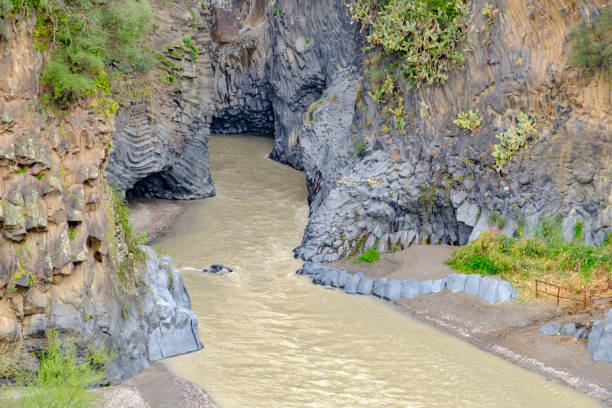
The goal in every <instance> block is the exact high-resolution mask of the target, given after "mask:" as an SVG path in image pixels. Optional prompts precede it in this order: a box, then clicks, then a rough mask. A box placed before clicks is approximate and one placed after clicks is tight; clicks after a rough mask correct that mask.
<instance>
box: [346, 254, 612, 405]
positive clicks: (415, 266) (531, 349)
mask: <svg viewBox="0 0 612 408" xmlns="http://www.w3.org/2000/svg"><path fill="white" fill-rule="evenodd" d="M454 249H455V248H453V247H450V246H445V245H440V246H427V245H415V246H412V247H410V248H408V249H406V250H404V251H401V252H396V253H392V254H382V255H381V258H380V260H379V261H377V262H375V263H371V264H353V263H350V261H344V262H339V263H337V266H338V267H340V268H342V269H345V270H347V271H349V272H351V273H355V272H361V273H363V274H364V275H365V276H366V277H368V278H370V279H378V278H381V277H390V278H392V279H398V280H406V279H418V280H427V279H440V278H444V277H446V276H448V275H449V274H452V273H455V271H453V270H452V269H451V268H450V267H448V266H447V265H445V264H444V263H443V262H444V260H445V259H447V258H448V256H449V255H450V253H451V252H452V251H453V250H454ZM391 304H392V307H393V308H394V309H396V310H397V311H399V312H400V313H402V314H405V315H407V316H410V317H414V318H416V319H418V320H420V321H423V322H425V323H428V324H431V325H433V326H435V327H437V328H439V329H441V330H443V331H445V332H448V333H450V334H453V335H455V336H457V337H459V338H461V339H464V340H466V341H468V342H470V343H471V344H473V345H475V346H477V347H479V348H480V349H483V350H486V351H489V352H491V353H493V354H495V355H497V356H499V357H502V358H504V359H506V360H508V361H511V362H513V363H516V364H518V365H520V366H522V367H524V368H527V369H530V370H532V371H536V372H539V373H541V374H543V375H545V376H546V377H547V378H551V379H555V380H559V381H561V382H563V383H565V384H567V385H569V386H571V387H574V388H576V389H578V390H580V391H582V392H585V393H587V394H589V395H592V396H594V397H596V398H599V399H602V400H603V401H604V402H606V403H607V404H610V405H612V364H611V363H607V362H594V361H593V359H592V353H591V352H589V351H588V350H587V348H586V341H585V340H583V339H577V338H573V337H569V336H548V335H545V334H542V333H540V332H539V329H540V327H541V326H542V325H543V324H545V323H547V322H549V321H556V322H561V323H568V322H574V321H585V320H587V321H593V320H598V319H603V313H604V310H605V309H606V308H609V307H611V306H612V305H610V304H608V305H606V304H600V305H597V306H596V307H594V308H592V309H589V310H588V311H586V312H581V311H580V310H579V309H576V308H574V307H572V306H571V305H563V304H562V305H561V307H559V308H558V307H557V305H556V303H555V302H554V301H550V300H546V299H539V300H536V301H529V302H521V301H512V302H504V303H487V302H485V301H484V300H482V299H480V298H478V297H477V296H473V295H469V294H466V293H463V292H460V293H455V294H453V293H450V292H449V291H448V290H445V291H443V292H440V293H431V294H428V295H423V296H417V297H415V298H412V299H406V298H402V299H399V300H396V301H394V302H392V303H391Z"/></svg>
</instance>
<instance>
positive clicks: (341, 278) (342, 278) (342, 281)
mask: <svg viewBox="0 0 612 408" xmlns="http://www.w3.org/2000/svg"><path fill="white" fill-rule="evenodd" d="M349 279H351V274H350V273H348V272H347V271H340V272H338V287H339V288H344V287H345V286H346V284H347V283H348V281H349Z"/></svg>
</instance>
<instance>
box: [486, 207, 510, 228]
mask: <svg viewBox="0 0 612 408" xmlns="http://www.w3.org/2000/svg"><path fill="white" fill-rule="evenodd" d="M488 221H489V224H491V225H496V226H497V227H499V228H500V229H501V228H504V226H505V225H506V220H505V219H504V217H503V216H502V215H501V214H500V213H499V211H495V210H491V211H489V219H488Z"/></svg>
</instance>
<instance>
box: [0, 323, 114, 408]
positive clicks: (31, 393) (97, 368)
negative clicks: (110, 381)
mask: <svg viewBox="0 0 612 408" xmlns="http://www.w3.org/2000/svg"><path fill="white" fill-rule="evenodd" d="M38 357H39V360H40V368H39V369H38V371H36V372H32V371H29V370H27V369H25V368H23V367H19V366H18V367H13V368H12V369H11V370H10V374H9V375H8V376H7V377H9V376H10V377H12V378H14V379H15V381H16V385H17V388H15V389H12V390H10V391H9V390H4V391H3V393H2V395H1V396H0V403H7V405H6V406H13V407H21V408H89V407H92V406H95V404H96V403H97V401H98V400H99V396H100V394H97V393H93V392H92V391H91V390H90V389H89V388H90V387H91V386H93V385H95V384H98V383H100V382H101V381H102V380H103V378H104V373H105V367H106V366H107V365H108V363H110V362H111V361H112V360H113V358H114V353H112V352H109V350H108V349H107V348H106V347H105V346H104V345H102V346H101V347H97V348H96V347H91V348H90V349H89V350H88V352H87V353H86V355H85V358H84V359H79V358H78V357H77V353H76V350H75V347H74V345H73V344H71V343H70V342H63V343H61V342H60V341H59V340H58V336H57V333H55V332H51V333H49V335H48V344H47V349H46V350H45V351H43V352H40V353H39V354H38ZM3 406H4V405H3Z"/></svg>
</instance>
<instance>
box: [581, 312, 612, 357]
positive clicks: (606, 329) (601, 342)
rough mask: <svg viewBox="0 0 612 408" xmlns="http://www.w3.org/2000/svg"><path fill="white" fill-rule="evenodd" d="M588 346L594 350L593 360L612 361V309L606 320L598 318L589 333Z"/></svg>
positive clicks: (607, 313)
mask: <svg viewBox="0 0 612 408" xmlns="http://www.w3.org/2000/svg"><path fill="white" fill-rule="evenodd" d="M587 348H588V349H589V350H590V351H592V352H593V361H607V362H609V363H612V309H608V310H607V311H606V318H605V319H604V320H596V321H595V322H594V323H593V327H592V328H591V334H589V342H588V344H587Z"/></svg>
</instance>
